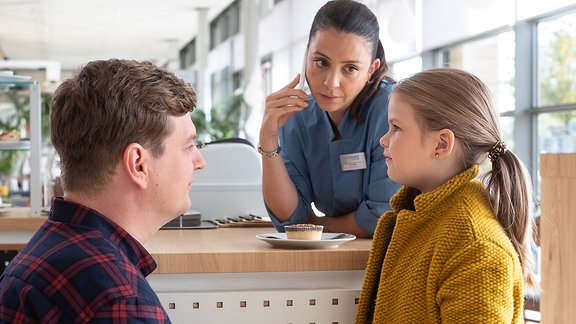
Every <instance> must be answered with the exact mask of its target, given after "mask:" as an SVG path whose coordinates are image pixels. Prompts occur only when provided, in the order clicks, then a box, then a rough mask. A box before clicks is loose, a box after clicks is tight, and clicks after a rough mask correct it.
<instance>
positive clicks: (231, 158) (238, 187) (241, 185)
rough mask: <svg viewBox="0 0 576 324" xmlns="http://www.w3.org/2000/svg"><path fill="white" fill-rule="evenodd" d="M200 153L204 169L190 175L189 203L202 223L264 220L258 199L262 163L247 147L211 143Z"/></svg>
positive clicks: (260, 202)
mask: <svg viewBox="0 0 576 324" xmlns="http://www.w3.org/2000/svg"><path fill="white" fill-rule="evenodd" d="M200 152H201V153H202V155H203V157H204V160H206V167H205V168H204V169H202V170H197V171H196V172H195V173H194V182H193V183H192V191H191V192H190V199H191V200H192V209H193V210H197V211H199V212H200V214H201V218H202V220H203V221H205V220H221V219H227V218H238V217H239V216H243V217H246V216H250V215H256V216H260V217H267V216H268V214H267V212H266V208H265V207H264V200H263V198H262V161H261V160H260V154H258V151H257V150H256V149H255V148H254V147H253V146H252V145H251V144H247V143H243V142H216V143H214V142H213V143H209V144H207V145H206V146H204V147H202V148H201V149H200Z"/></svg>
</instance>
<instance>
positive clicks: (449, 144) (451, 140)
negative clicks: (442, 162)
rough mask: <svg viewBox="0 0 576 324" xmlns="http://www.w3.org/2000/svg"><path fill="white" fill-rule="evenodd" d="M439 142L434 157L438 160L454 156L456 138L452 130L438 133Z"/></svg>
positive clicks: (442, 130)
mask: <svg viewBox="0 0 576 324" xmlns="http://www.w3.org/2000/svg"><path fill="white" fill-rule="evenodd" d="M437 141H438V142H437V146H436V149H435V150H434V156H435V157H436V158H443V157H446V156H448V155H450V154H452V151H453V150H454V145H455V142H456V137H455V136H454V133H453V132H452V131H451V130H449V129H446V128H444V129H441V130H440V131H438V134H437Z"/></svg>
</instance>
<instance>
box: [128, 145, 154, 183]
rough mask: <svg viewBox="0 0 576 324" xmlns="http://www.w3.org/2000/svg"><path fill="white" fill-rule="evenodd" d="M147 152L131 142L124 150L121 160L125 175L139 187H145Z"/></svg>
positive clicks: (146, 179)
mask: <svg viewBox="0 0 576 324" xmlns="http://www.w3.org/2000/svg"><path fill="white" fill-rule="evenodd" d="M148 157H149V155H148V152H147V151H146V150H145V149H144V148H143V147H142V145H140V144H137V143H132V144H130V145H128V146H127V147H126V149H125V150H124V155H123V156H122V162H123V166H124V169H125V170H126V174H127V176H128V177H129V178H130V179H131V180H132V181H133V182H134V183H135V184H136V185H138V186H140V187H141V188H143V189H144V188H146V186H147V184H148V178H149V173H150V170H149V168H148Z"/></svg>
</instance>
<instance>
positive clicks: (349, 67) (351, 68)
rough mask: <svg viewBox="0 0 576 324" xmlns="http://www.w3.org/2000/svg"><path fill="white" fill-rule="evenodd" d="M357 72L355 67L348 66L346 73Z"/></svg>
mask: <svg viewBox="0 0 576 324" xmlns="http://www.w3.org/2000/svg"><path fill="white" fill-rule="evenodd" d="M356 71H358V68H357V67H355V66H347V67H346V72H348V73H354V72H356Z"/></svg>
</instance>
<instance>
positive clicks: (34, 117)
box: [0, 75, 42, 216]
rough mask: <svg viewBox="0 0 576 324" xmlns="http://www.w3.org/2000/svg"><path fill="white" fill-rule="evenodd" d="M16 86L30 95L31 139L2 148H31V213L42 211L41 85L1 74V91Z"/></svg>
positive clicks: (38, 213) (38, 214)
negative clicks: (25, 89) (24, 88)
mask: <svg viewBox="0 0 576 324" xmlns="http://www.w3.org/2000/svg"><path fill="white" fill-rule="evenodd" d="M15 87H26V88H27V89H28V91H29V96H30V131H29V138H30V140H26V141H18V142H3V143H0V150H30V215H31V216H40V215H41V212H42V182H41V168H40V159H41V149H42V129H41V124H40V123H41V114H42V109H41V106H40V103H41V102H40V86H39V85H38V81H35V80H26V79H25V77H21V76H4V75H1V76H0V91H14V90H13V89H14V88H15Z"/></svg>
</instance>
